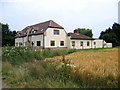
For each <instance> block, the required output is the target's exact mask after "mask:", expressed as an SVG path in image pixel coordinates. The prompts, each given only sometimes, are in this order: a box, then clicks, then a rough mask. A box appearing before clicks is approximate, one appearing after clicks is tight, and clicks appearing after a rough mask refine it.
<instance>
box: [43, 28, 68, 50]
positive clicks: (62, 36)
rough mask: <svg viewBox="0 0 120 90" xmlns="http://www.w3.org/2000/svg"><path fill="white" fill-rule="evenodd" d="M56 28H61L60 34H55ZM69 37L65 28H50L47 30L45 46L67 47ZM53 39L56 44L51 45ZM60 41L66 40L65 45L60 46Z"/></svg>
mask: <svg viewBox="0 0 120 90" xmlns="http://www.w3.org/2000/svg"><path fill="white" fill-rule="evenodd" d="M54 30H59V35H54ZM67 38H68V37H67V33H66V32H65V30H64V29H58V28H48V29H47V30H46V32H45V48H56V47H57V48H58V47H67ZM51 41H55V46H51ZM60 41H64V46H60Z"/></svg>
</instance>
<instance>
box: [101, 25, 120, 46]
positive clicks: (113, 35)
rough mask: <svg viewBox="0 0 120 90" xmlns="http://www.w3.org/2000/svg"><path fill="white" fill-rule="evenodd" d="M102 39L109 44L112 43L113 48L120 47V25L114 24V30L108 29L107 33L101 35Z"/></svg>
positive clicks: (103, 32)
mask: <svg viewBox="0 0 120 90" xmlns="http://www.w3.org/2000/svg"><path fill="white" fill-rule="evenodd" d="M99 38H100V39H104V40H105V41H106V42H108V43H112V44H113V46H114V47H115V46H119V45H120V25H119V24H117V23H114V24H113V26H112V28H108V29H106V31H102V32H101V34H100V37H99Z"/></svg>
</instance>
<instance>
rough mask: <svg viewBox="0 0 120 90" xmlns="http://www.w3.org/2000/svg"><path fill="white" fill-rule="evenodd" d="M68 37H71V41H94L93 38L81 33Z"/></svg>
mask: <svg viewBox="0 0 120 90" xmlns="http://www.w3.org/2000/svg"><path fill="white" fill-rule="evenodd" d="M68 36H71V39H81V40H94V39H93V38H91V37H88V36H86V35H83V34H80V33H68Z"/></svg>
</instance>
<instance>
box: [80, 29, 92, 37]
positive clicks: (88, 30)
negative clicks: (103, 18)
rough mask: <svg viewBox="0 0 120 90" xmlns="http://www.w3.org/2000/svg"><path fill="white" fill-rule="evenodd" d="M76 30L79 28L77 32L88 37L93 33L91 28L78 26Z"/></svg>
mask: <svg viewBox="0 0 120 90" xmlns="http://www.w3.org/2000/svg"><path fill="white" fill-rule="evenodd" d="M78 30H79V33H81V34H83V35H86V36H88V37H92V36H93V33H92V30H91V29H85V28H78Z"/></svg>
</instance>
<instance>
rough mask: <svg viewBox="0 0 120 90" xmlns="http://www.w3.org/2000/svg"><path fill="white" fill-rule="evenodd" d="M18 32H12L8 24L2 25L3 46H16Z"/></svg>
mask: <svg viewBox="0 0 120 90" xmlns="http://www.w3.org/2000/svg"><path fill="white" fill-rule="evenodd" d="M15 36H16V31H10V29H9V25H8V24H2V46H7V45H8V46H14V44H15V38H14V37H15Z"/></svg>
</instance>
